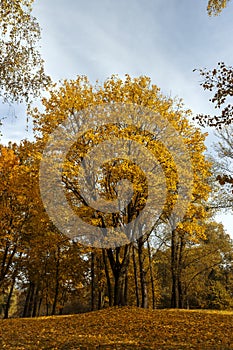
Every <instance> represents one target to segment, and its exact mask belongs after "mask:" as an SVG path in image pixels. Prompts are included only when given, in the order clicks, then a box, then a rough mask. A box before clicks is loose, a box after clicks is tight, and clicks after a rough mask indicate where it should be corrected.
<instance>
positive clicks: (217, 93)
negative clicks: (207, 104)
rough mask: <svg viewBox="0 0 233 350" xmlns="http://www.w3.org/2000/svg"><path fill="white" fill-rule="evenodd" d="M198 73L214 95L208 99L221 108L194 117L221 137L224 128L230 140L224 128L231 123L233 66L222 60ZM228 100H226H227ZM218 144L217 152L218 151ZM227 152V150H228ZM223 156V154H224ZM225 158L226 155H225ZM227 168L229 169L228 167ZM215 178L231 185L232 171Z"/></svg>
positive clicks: (232, 118)
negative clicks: (230, 100)
mask: <svg viewBox="0 0 233 350" xmlns="http://www.w3.org/2000/svg"><path fill="white" fill-rule="evenodd" d="M199 71H200V75H201V76H202V77H204V81H203V82H202V83H201V86H202V87H203V88H204V90H209V91H214V96H213V98H212V99H210V101H211V102H212V103H214V104H215V108H217V109H220V108H222V110H221V115H219V116H210V115H202V114H199V115H197V116H195V117H194V119H196V120H197V121H198V122H199V124H200V125H202V126H211V127H214V128H216V129H217V130H218V131H219V133H220V137H221V138H223V134H221V129H224V130H225V134H227V133H228V143H230V142H231V138H232V135H231V130H232V129H231V128H229V132H227V130H226V128H227V127H229V126H231V125H232V123H233V106H232V105H231V104H230V103H229V101H228V99H229V97H232V96H233V86H232V80H233V68H232V67H227V66H226V65H225V63H224V62H220V63H218V67H217V68H214V69H213V70H209V71H208V70H206V69H200V70H199ZM227 101H228V102H227ZM220 148H221V147H220V146H219V152H221V151H220ZM228 152H229V150H228ZM224 157H225V156H224ZM225 158H226V157H225ZM228 170H229V169H228ZM217 180H218V181H219V183H220V184H221V185H225V184H230V185H231V186H232V187H233V175H232V172H231V173H229V171H227V172H223V173H222V174H218V176H217Z"/></svg>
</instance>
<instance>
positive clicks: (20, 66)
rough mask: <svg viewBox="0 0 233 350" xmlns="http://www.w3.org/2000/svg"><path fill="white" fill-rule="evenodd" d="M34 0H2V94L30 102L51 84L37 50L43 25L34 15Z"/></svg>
mask: <svg viewBox="0 0 233 350" xmlns="http://www.w3.org/2000/svg"><path fill="white" fill-rule="evenodd" d="M32 3H33V0H1V7H0V97H2V99H3V100H4V101H7V102H13V101H18V102H22V101H23V100H25V101H26V102H29V101H30V98H32V97H37V96H38V95H39V94H40V90H41V88H42V89H44V88H45V87H46V86H48V84H49V83H50V78H49V77H48V76H47V75H46V74H45V72H44V62H43V60H42V58H41V56H40V53H39V51H38V48H37V47H38V42H39V39H40V26H39V24H38V23H37V21H36V19H35V17H33V16H32Z"/></svg>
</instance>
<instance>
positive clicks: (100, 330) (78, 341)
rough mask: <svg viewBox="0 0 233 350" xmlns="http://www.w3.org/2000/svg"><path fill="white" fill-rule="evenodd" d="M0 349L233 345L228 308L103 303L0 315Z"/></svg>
mask: <svg viewBox="0 0 233 350" xmlns="http://www.w3.org/2000/svg"><path fill="white" fill-rule="evenodd" d="M0 349H1V350H2V349H12V350H23V349H32V350H33V349H51V350H52V349H53V350H56V349H59V350H70V349H75V350H78V349H80V350H87V349H88V350H91V349H93V350H94V349H105V350H107V349H109V350H110V349H111V350H112V349H142V350H143V349H176V350H178V349H181V350H183V349H203V350H206V349H210V350H212V349H222V350H228V349H233V312H216V311H215V312H214V311H196V310H195V311H186V310H144V309H140V308H136V307H133V308H130V307H124V308H109V309H104V310H101V311H94V312H89V313H86V314H79V315H71V316H56V317H40V318H35V319H9V320H0Z"/></svg>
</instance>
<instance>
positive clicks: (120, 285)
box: [107, 245, 130, 306]
mask: <svg viewBox="0 0 233 350" xmlns="http://www.w3.org/2000/svg"><path fill="white" fill-rule="evenodd" d="M122 249H124V252H123V257H122V262H120V252H121V251H122ZM107 253H108V258H109V262H110V266H111V269H112V272H113V276H114V306H122V305H126V301H125V299H124V298H125V295H126V293H125V291H124V289H125V283H124V282H125V276H126V273H127V269H128V266H129V254H130V245H125V246H124V247H117V248H115V257H114V253H113V250H112V249H111V248H109V249H107ZM127 287H128V286H126V288H127Z"/></svg>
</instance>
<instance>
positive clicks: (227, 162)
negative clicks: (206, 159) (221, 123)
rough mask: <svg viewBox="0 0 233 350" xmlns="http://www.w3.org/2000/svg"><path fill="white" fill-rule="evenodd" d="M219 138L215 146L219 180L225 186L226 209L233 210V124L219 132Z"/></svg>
mask: <svg viewBox="0 0 233 350" xmlns="http://www.w3.org/2000/svg"><path fill="white" fill-rule="evenodd" d="M217 136H218V139H219V141H218V143H216V145H215V150H216V151H217V154H218V158H219V161H218V172H219V174H218V175H217V180H219V182H220V184H221V185H225V186H224V187H225V196H224V197H225V199H226V208H232V195H230V191H229V189H230V187H231V189H232V191H231V193H233V175H232V173H233V169H232V164H233V124H231V125H229V126H228V127H224V128H222V129H221V130H218V132H217ZM222 174H224V175H222Z"/></svg>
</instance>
